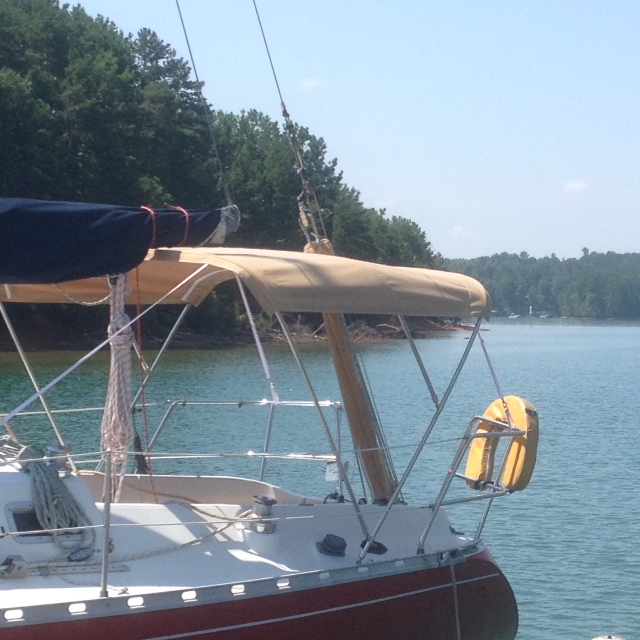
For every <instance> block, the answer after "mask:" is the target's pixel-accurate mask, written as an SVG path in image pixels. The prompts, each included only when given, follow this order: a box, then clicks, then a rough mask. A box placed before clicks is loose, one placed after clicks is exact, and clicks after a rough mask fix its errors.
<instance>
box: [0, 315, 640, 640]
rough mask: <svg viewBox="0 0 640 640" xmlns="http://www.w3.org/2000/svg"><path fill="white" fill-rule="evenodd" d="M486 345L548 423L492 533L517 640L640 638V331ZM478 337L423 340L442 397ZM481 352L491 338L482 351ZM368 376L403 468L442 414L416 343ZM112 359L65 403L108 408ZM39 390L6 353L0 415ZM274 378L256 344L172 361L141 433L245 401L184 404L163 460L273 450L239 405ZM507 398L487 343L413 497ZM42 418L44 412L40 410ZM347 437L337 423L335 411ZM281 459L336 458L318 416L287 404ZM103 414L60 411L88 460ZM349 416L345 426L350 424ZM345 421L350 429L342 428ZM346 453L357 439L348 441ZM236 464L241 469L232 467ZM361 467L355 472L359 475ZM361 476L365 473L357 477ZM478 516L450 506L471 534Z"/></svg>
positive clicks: (436, 478)
mask: <svg viewBox="0 0 640 640" xmlns="http://www.w3.org/2000/svg"><path fill="white" fill-rule="evenodd" d="M486 328H487V329H488V330H487V331H484V332H483V334H482V336H483V338H484V340H485V342H486V344H487V347H488V350H489V353H490V356H491V359H492V363H493V366H494V368H495V370H496V372H497V374H498V377H499V381H500V384H501V386H502V390H503V392H504V393H505V394H519V395H523V396H525V397H527V398H529V399H530V400H531V401H532V402H533V403H534V404H535V405H536V407H537V409H538V412H539V415H540V425H541V426H540V428H541V438H540V446H539V452H538V453H539V456H538V464H537V467H536V471H535V473H534V477H533V480H532V483H531V485H530V486H529V487H528V488H527V489H526V490H525V491H524V492H522V493H520V494H513V495H511V496H509V497H507V498H505V499H502V500H498V501H496V504H495V506H494V507H493V509H492V513H491V515H490V518H489V522H488V524H487V526H486V528H485V532H484V536H483V537H484V538H485V540H486V542H487V543H488V545H489V547H490V548H491V551H492V553H493V554H494V556H495V557H496V558H497V560H498V561H499V564H500V565H501V567H502V569H503V570H504V571H505V573H506V574H507V576H508V577H509V579H510V581H511V583H512V586H513V588H514V591H515V593H516V597H517V599H518V602H519V607H520V631H519V634H518V639H519V640H556V639H557V638H563V639H569V640H573V639H575V640H582V639H586V640H590V639H591V638H593V637H595V636H597V635H605V636H606V635H607V634H611V635H617V636H621V637H624V638H625V639H626V640H638V639H640V606H639V605H638V603H637V599H638V595H639V594H640V551H639V550H638V546H637V544H636V533H637V532H636V529H635V527H636V526H637V524H638V523H639V522H640V507H639V502H638V499H637V496H636V495H635V490H636V487H637V486H638V480H640V474H639V472H638V457H639V454H640V447H639V446H638V433H639V432H640V424H639V423H640V420H639V418H638V415H639V413H640V365H639V364H638V354H640V326H634V325H612V324H605V323H602V324H586V323H576V322H568V321H565V322H561V321H552V320H537V321H529V320H526V319H520V320H517V321H503V322H495V321H492V322H491V323H489V324H488V325H486ZM467 339H468V334H467V333H456V334H449V335H446V336H441V337H438V338H436V339H430V340H423V341H419V343H418V344H419V349H420V351H421V352H422V353H423V356H424V359H425V364H426V365H427V367H428V368H429V369H430V370H434V371H437V374H434V375H433V383H434V386H435V387H436V389H437V391H438V394H439V395H440V396H441V395H442V393H443V391H444V386H445V384H446V379H447V376H450V375H451V373H452V372H453V370H454V368H455V364H456V356H457V355H459V354H460V352H461V349H463V348H464V346H465V344H466V340H467ZM476 346H477V345H476ZM362 350H363V358H364V371H365V374H366V375H367V377H368V379H369V381H370V383H371V385H372V387H373V388H374V391H375V397H376V402H377V404H376V408H377V409H378V411H379V414H380V416H381V420H382V423H383V424H384V426H385V430H386V433H387V438H388V443H389V446H390V447H391V449H392V451H393V453H394V457H395V459H396V461H397V471H398V472H399V473H402V471H403V470H404V465H405V464H406V462H407V460H408V459H409V456H410V455H411V451H412V450H411V448H410V445H412V444H415V443H416V442H417V440H418V438H419V436H420V435H421V433H422V431H423V430H424V427H425V425H426V423H427V421H428V419H429V416H430V413H432V411H433V408H432V405H431V400H430V397H429V395H428V392H427V391H426V388H425V385H424V384H416V375H417V374H418V371H417V368H416V365H415V363H414V361H413V358H412V356H411V354H410V353H409V352H408V350H407V345H406V344H404V343H391V344H381V345H367V346H365V347H363V348H362ZM269 355H270V373H271V376H272V379H273V381H274V383H275V386H276V389H277V392H278V395H279V397H280V399H281V400H300V399H302V400H308V399H309V397H310V395H309V391H308V389H307V388H306V385H305V383H304V381H303V380H302V378H301V376H300V375H299V374H298V373H297V372H296V370H295V368H294V365H293V363H292V362H291V361H290V359H289V358H288V356H286V354H285V351H284V350H282V349H271V350H270V353H269ZM74 356H75V354H70V353H64V352H63V353H60V352H57V353H38V354H32V362H33V365H34V367H35V370H36V372H37V376H38V380H39V382H40V384H45V383H46V382H48V381H49V380H50V379H52V378H53V377H55V376H56V375H57V374H58V373H59V372H60V371H61V370H63V369H64V368H65V367H66V366H68V365H69V364H71V363H72V362H73V358H74ZM303 356H304V361H305V363H306V365H307V367H308V370H309V373H310V376H311V378H312V379H313V380H314V382H315V383H316V387H315V389H316V393H317V395H318V397H319V398H320V399H333V400H338V399H339V396H338V391H337V388H336V385H335V383H334V381H333V379H332V377H331V376H330V372H329V369H328V367H327V357H326V354H325V353H324V350H323V349H320V348H314V347H307V348H305V349H304V350H303ZM107 362H108V354H106V353H104V354H100V356H99V358H98V360H97V361H96V362H90V363H87V364H85V365H83V366H82V368H81V369H80V370H79V371H78V372H77V373H76V374H74V375H73V376H72V378H71V379H70V380H69V381H65V382H64V383H62V384H61V385H59V387H57V388H56V389H54V390H53V391H52V393H51V394H50V395H49V403H50V406H51V408H55V409H58V408H62V407H70V406H78V405H83V404H84V405H89V406H95V407H98V406H100V405H101V404H102V402H103V401H104V385H105V383H106V374H105V365H106V364H107ZM31 393H32V387H31V386H30V383H29V381H28V380H27V379H26V378H25V377H24V374H23V372H22V370H21V366H20V363H19V361H18V359H17V357H16V355H15V354H12V353H2V354H0V412H2V411H5V412H6V411H8V410H10V409H11V408H13V406H15V405H17V404H18V402H20V401H21V400H23V399H24V398H25V397H27V396H29V395H30V394H31ZM270 393H271V392H270V389H269V383H268V381H267V379H266V377H265V374H264V372H263V371H262V368H261V365H260V360H259V358H258V354H257V351H256V350H255V349H254V348H238V349H230V350H225V351H217V352H196V351H183V352H177V353H172V354H169V357H168V358H167V360H166V362H165V366H164V368H163V369H162V371H161V372H159V373H158V374H157V377H156V379H155V380H154V383H153V384H152V385H150V388H149V390H148V393H147V398H146V399H147V401H148V402H152V403H158V404H156V405H154V406H153V407H151V408H150V409H149V411H148V414H147V416H146V418H145V417H144V416H142V415H138V416H136V428H137V430H138V432H139V433H140V435H141V437H142V439H143V440H144V439H145V438H147V435H146V434H147V433H148V434H149V437H150V435H151V434H153V432H154V430H155V427H156V426H157V424H158V422H159V421H160V419H161V417H162V415H163V414H164V412H165V411H166V408H167V405H166V403H165V401H166V400H169V399H171V400H180V399H189V400H205V399H207V400H218V401H229V402H233V403H235V405H234V406H228V407H226V408H224V409H222V410H221V411H219V412H217V413H216V414H215V415H213V414H211V412H210V411H209V409H205V408H200V409H195V410H193V411H189V410H188V409H187V408H182V407H179V408H177V409H176V413H175V417H176V418H177V420H176V421H175V425H173V426H169V427H167V429H166V431H164V432H163V433H162V435H161V436H160V437H159V439H158V443H157V445H156V451H164V452H173V453H187V452H194V451H196V452H205V451H206V452H212V453H218V454H234V453H246V452H247V451H260V450H262V447H263V444H264V431H265V427H266V424H267V412H266V411H265V409H264V408H263V407H261V408H254V407H247V406H239V404H240V401H247V400H259V399H260V398H263V397H270ZM496 395H497V392H496V389H495V387H494V386H493V383H492V380H491V378H490V376H489V375H488V367H487V363H486V361H485V359H484V355H483V354H482V351H481V350H480V349H478V348H474V350H473V352H472V355H471V357H470V360H469V362H468V364H467V366H466V367H465V370H464V371H463V374H462V377H461V380H460V384H459V387H458V389H457V390H456V391H454V393H453V394H452V396H451V399H450V406H449V407H448V411H446V412H445V414H444V415H443V421H442V425H441V428H440V429H439V430H438V431H436V432H434V434H433V438H432V439H431V440H430V444H429V445H428V446H427V448H426V450H425V452H424V454H423V455H422V456H421V458H420V460H419V462H418V464H417V466H416V469H415V474H414V476H413V477H412V479H411V481H410V482H409V483H408V485H407V488H406V491H405V496H404V497H405V499H406V500H407V501H409V502H411V503H424V502H425V501H427V502H428V501H430V500H431V499H432V498H433V496H434V495H435V491H436V490H437V488H438V486H439V484H440V483H441V482H442V479H443V477H444V473H445V472H446V467H447V463H448V461H449V460H450V459H451V455H452V452H453V451H454V449H455V448H456V447H457V440H456V436H459V435H460V434H461V432H462V431H463V429H464V428H465V427H466V425H467V423H468V421H469V420H470V418H471V417H472V416H473V415H474V414H476V413H481V412H482V411H483V410H484V409H485V408H486V406H487V405H488V404H489V403H490V402H491V401H492V400H493V399H494V398H495V397H496ZM33 408H34V409H36V408H39V407H38V406H37V404H34V406H33ZM327 417H328V422H329V424H330V426H331V429H332V431H333V432H334V434H335V429H336V422H335V419H334V416H333V414H332V413H331V412H327ZM276 418H277V419H276V422H275V425H274V432H273V438H272V441H271V445H270V451H272V452H274V453H281V452H290V451H295V452H299V453H313V454H320V453H322V454H324V453H328V452H329V449H328V446H327V444H326V439H325V438H324V435H323V433H322V429H321V425H320V422H319V420H318V419H317V417H316V416H315V414H314V412H313V411H312V410H309V409H298V408H294V409H285V408H279V409H278V411H277V416H276ZM99 422H100V418H99V414H98V413H95V414H88V415H84V414H83V415H73V416H64V417H62V416H61V417H60V418H59V425H60V429H61V430H62V432H63V435H64V437H65V439H66V440H67V441H68V443H69V444H70V445H72V446H73V448H74V451H77V452H82V451H95V450H96V449H97V448H98V445H99V436H98V431H99ZM342 422H343V423H344V420H343V421H342ZM12 426H13V427H14V428H15V429H16V431H17V432H18V435H19V437H20V439H21V440H23V441H24V442H30V443H34V444H40V445H44V446H46V445H47V444H49V443H50V442H52V441H53V439H52V437H51V433H50V429H49V427H48V425H47V422H46V420H45V419H44V418H42V417H38V418H30V419H28V420H27V419H25V420H17V419H16V420H14V421H12ZM342 426H343V427H344V424H343V425H342ZM342 441H343V442H344V446H345V447H347V446H348V445H347V440H346V438H342ZM179 464H186V465H187V470H188V471H189V472H192V473H193V472H197V473H233V474H244V473H250V474H254V475H255V474H256V473H257V472H258V470H259V466H260V461H259V459H258V458H254V459H249V460H247V459H246V458H245V459H240V458H238V459H235V458H232V459H226V458H225V459H219V458H214V459H211V460H206V461H193V460H189V461H186V462H180V463H179V462H178V461H175V460H168V461H162V462H157V463H156V471H159V472H162V471H175V470H178V468H179ZM229 465H230V466H229ZM354 470H355V465H353V466H352V469H351V471H352V472H354ZM267 473H268V474H273V477H272V479H274V480H276V482H277V483H278V484H281V485H284V486H286V487H288V488H294V489H296V490H299V491H301V492H308V493H313V494H315V495H324V494H326V493H327V492H328V491H330V490H332V488H333V485H332V484H327V482H326V481H325V478H324V473H325V469H324V465H323V464H320V463H317V462H316V463H309V462H305V463H302V462H290V461H286V463H285V462H282V461H277V460H275V461H270V462H269V464H268V467H267ZM354 481H357V477H355V474H354ZM473 515H474V514H472V513H468V512H466V511H465V510H464V509H460V510H457V511H453V510H451V517H452V520H453V521H454V523H455V524H456V526H457V527H458V528H461V527H462V528H465V527H466V526H467V520H468V521H469V522H472V521H474V520H472V516H473Z"/></svg>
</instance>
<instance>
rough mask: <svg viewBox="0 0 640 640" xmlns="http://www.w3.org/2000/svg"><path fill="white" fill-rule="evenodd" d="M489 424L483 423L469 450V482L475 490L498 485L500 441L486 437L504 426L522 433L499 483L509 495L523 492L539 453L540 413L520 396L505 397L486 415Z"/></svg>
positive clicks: (510, 450)
mask: <svg viewBox="0 0 640 640" xmlns="http://www.w3.org/2000/svg"><path fill="white" fill-rule="evenodd" d="M482 417H483V418H487V420H480V421H479V422H478V426H477V428H476V432H475V437H474V438H473V442H472V443H471V446H470V447H469V456H468V458H467V466H466V470H465V479H466V481H467V484H468V485H469V486H470V487H471V488H472V489H483V488H485V487H486V486H487V485H488V484H494V480H493V472H494V467H495V456H496V449H497V447H498V440H499V438H497V437H495V436H493V437H491V436H488V437H487V436H483V434H490V433H495V432H497V431H498V430H500V427H499V425H500V423H504V424H505V425H506V426H507V427H510V428H515V429H518V430H519V431H521V432H522V434H521V435H517V436H515V437H514V438H513V440H512V441H511V443H510V444H509V445H508V449H507V452H506V457H505V460H504V462H503V464H502V466H501V468H502V473H501V477H499V478H497V479H496V483H495V484H498V485H501V486H502V487H504V488H505V489H506V490H507V491H509V493H511V492H513V491H522V490H523V489H525V488H526V487H527V485H528V484H529V482H530V480H531V476H532V475H533V470H534V468H535V465H536V459H537V452H538V432H539V422H538V412H537V411H536V408H535V407H534V406H533V404H532V403H531V402H529V400H526V399H525V398H521V397H520V396H505V397H504V398H498V399H497V400H494V401H493V402H492V403H491V404H490V405H489V407H488V408H487V410H486V411H485V412H484V413H483V414H482Z"/></svg>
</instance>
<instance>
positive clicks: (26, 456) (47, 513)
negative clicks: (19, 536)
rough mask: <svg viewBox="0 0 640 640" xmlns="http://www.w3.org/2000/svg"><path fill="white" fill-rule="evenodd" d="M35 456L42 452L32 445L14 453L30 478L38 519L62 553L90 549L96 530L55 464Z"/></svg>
mask: <svg viewBox="0 0 640 640" xmlns="http://www.w3.org/2000/svg"><path fill="white" fill-rule="evenodd" d="M37 458H42V452H41V451H40V450H38V449H37V448H35V447H24V448H23V449H22V450H21V451H20V453H19V454H18V456H17V461H19V462H20V465H21V466H22V468H23V469H24V471H25V472H26V473H28V474H29V475H30V477H31V500H32V502H33V509H34V511H35V514H36V518H37V519H38V522H39V523H40V525H41V526H42V528H43V529H44V530H47V531H48V532H49V534H50V535H51V536H52V537H53V542H54V543H55V545H56V546H57V547H58V548H59V549H60V550H61V551H62V552H63V553H64V555H66V556H70V555H71V554H72V553H73V552H74V551H76V550H78V549H87V550H91V551H93V549H92V547H93V543H94V542H95V531H94V530H93V528H92V527H91V526H90V525H91V522H90V520H89V518H88V517H87V515H86V513H85V512H84V510H83V509H82V507H81V506H80V505H79V504H78V502H77V501H76V499H75V498H74V497H73V495H72V494H71V492H70V491H69V489H68V488H67V487H66V485H65V484H64V482H63V481H62V479H61V478H60V476H59V475H58V470H57V467H56V466H55V465H48V464H47V463H46V462H45V461H44V460H43V459H37ZM83 525H87V528H82V527H83ZM68 529H73V531H72V532H71V531H68Z"/></svg>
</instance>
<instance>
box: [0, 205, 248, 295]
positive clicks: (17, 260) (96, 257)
mask: <svg viewBox="0 0 640 640" xmlns="http://www.w3.org/2000/svg"><path fill="white" fill-rule="evenodd" d="M223 212H224V210H223V209H207V210H200V209H199V210H189V211H188V212H186V213H187V214H188V215H185V211H184V210H182V209H155V210H152V211H150V210H147V209H146V208H140V207H124V206H115V205H108V204H90V203H84V202H48V201H43V200H28V199H22V198H0V284H50V283H56V282H64V281H68V280H78V279H80V278H89V277H94V276H104V275H116V274H119V273H125V272H127V271H129V270H130V269H133V268H134V267H136V266H137V265H138V264H140V263H141V262H142V261H143V260H144V257H145V255H146V254H147V251H148V250H149V249H151V248H156V247H172V246H181V245H182V246H199V245H201V244H204V243H207V242H208V241H209V240H210V239H211V237H212V236H213V234H215V233H216V230H217V229H218V225H219V224H220V222H221V218H223V217H224V214H223ZM236 226H237V224H236ZM234 228H235V227H234ZM234 228H231V229H228V230H230V231H232V230H234Z"/></svg>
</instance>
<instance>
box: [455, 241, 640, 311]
mask: <svg viewBox="0 0 640 640" xmlns="http://www.w3.org/2000/svg"><path fill="white" fill-rule="evenodd" d="M445 265H446V267H447V268H449V269H451V270H452V271H460V272H462V273H466V274H467V275H470V276H472V277H474V278H477V279H478V280H480V281H481V282H482V283H483V284H484V285H485V287H486V288H487V290H488V291H489V294H490V295H491V301H492V306H493V309H494V310H495V311H496V312H497V313H498V314H501V315H509V314H511V313H514V314H518V315H524V314H529V313H531V314H533V315H538V316H540V315H548V316H554V317H574V318H619V319H626V320H632V319H638V318H640V253H625V254H619V253H614V252H612V251H609V252H607V253H597V252H592V251H589V249H587V248H586V247H585V248H583V249H582V256H581V257H580V258H569V259H564V260H560V259H559V258H557V257H556V256H555V255H551V257H544V258H538V259H536V258H532V257H531V256H529V255H528V254H527V253H525V252H523V253H520V254H509V253H500V254H495V255H493V256H490V257H482V258H474V259H472V260H445Z"/></svg>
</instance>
